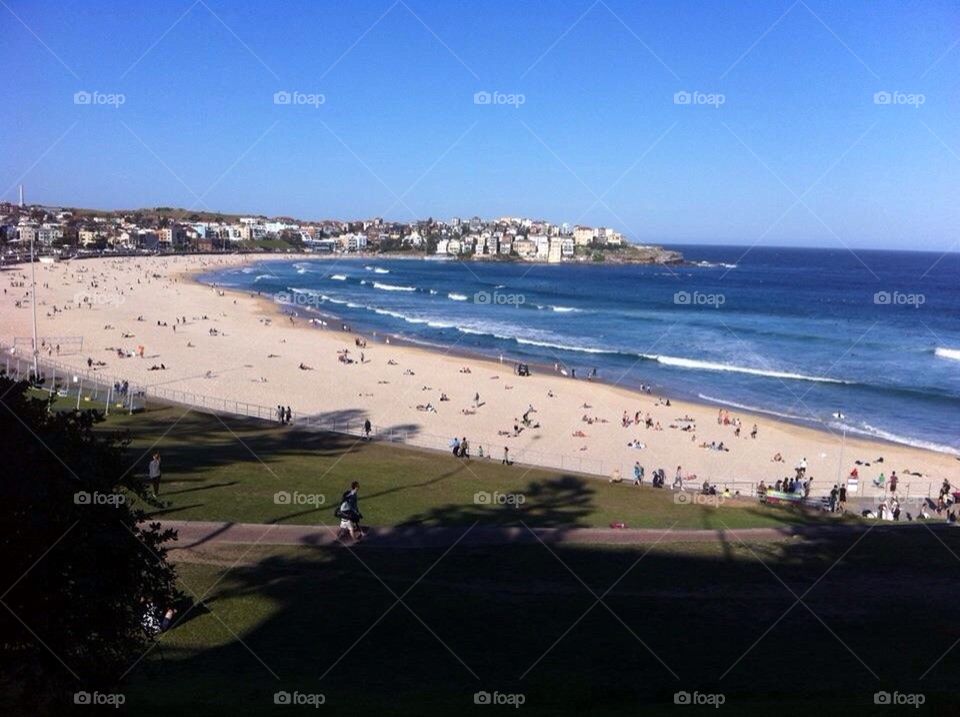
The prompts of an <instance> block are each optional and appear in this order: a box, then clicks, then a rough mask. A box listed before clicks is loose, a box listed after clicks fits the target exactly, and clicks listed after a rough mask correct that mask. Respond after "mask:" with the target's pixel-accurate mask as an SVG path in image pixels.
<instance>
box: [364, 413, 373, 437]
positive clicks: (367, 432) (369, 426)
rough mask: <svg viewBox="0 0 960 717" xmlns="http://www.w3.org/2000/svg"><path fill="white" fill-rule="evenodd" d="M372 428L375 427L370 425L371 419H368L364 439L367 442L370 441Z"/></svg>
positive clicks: (365, 423)
mask: <svg viewBox="0 0 960 717" xmlns="http://www.w3.org/2000/svg"><path fill="white" fill-rule="evenodd" d="M371 428H373V426H371V425H370V419H369V418H368V419H367V420H365V421H364V422H363V437H364V438H365V439H366V440H368V441H369V440H370V429H371Z"/></svg>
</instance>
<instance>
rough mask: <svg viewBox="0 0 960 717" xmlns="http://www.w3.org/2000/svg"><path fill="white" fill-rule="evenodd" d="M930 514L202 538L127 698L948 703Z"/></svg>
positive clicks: (948, 544)
mask: <svg viewBox="0 0 960 717" xmlns="http://www.w3.org/2000/svg"><path fill="white" fill-rule="evenodd" d="M937 535H938V536H940V537H939V538H938V537H937V536H934V535H932V534H931V533H930V532H929V531H928V530H927V528H925V527H922V526H914V527H911V528H910V529H908V530H907V531H900V532H899V533H898V534H891V533H881V532H879V531H878V532H873V533H868V534H867V535H866V536H865V537H863V539H862V540H860V541H859V542H857V543H856V544H855V545H854V541H855V540H856V538H854V537H853V536H847V537H846V538H835V539H830V540H829V541H817V542H806V541H797V540H789V541H783V542H780V543H766V544H762V545H752V546H749V547H747V546H743V545H740V544H729V543H717V544H698V545H671V546H658V547H655V548H653V549H652V550H650V551H649V552H646V549H645V548H639V547H638V548H633V549H631V548H618V549H613V548H607V547H604V548H600V547H572V546H559V547H556V548H554V549H552V550H547V548H545V547H543V546H536V545H535V546H529V545H528V546H516V545H515V546H508V547H501V548H497V549H490V548H485V549H477V548H466V547H457V548H455V549H453V550H452V551H451V552H450V553H449V554H446V555H444V554H443V552H442V551H434V550H397V549H392V550H390V549H376V548H373V547H372V546H360V547H358V548H357V549H356V551H351V550H348V549H346V548H325V549H321V548H316V549H311V548H284V549H274V548H264V547H262V546H261V547H253V548H251V547H250V546H216V547H209V548H208V549H206V550H204V551H201V552H199V553H192V554H190V555H185V554H183V553H181V554H180V556H181V558H180V559H182V560H188V562H181V563H180V564H179V571H180V574H181V577H182V583H183V584H184V586H185V587H184V589H185V590H187V591H188V592H195V593H196V594H198V595H201V596H202V595H204V594H206V597H205V598H204V599H205V605H201V606H200V607H198V608H197V609H195V610H193V611H192V612H190V613H188V614H186V617H185V619H184V621H183V622H182V623H181V624H179V625H177V626H176V627H174V629H173V630H171V631H170V632H168V633H166V634H165V635H164V636H163V638H162V639H161V641H160V643H159V647H158V648H155V649H154V650H153V651H151V652H150V654H149V655H148V656H147V657H146V658H145V659H144V660H143V661H142V662H140V663H139V664H138V666H137V668H136V669H135V670H134V671H133V672H131V673H130V675H128V676H127V678H126V679H125V681H124V682H123V683H122V684H121V686H120V689H121V691H123V692H124V694H125V695H126V696H127V701H128V702H127V706H128V708H129V710H130V713H131V714H137V715H169V714H178V713H182V712H184V711H186V712H187V713H189V714H195V715H208V714H280V715H282V714H291V713H301V711H291V710H290V708H289V707H275V706H274V705H273V699H274V698H273V695H274V693H275V692H277V691H281V690H282V691H287V692H290V693H293V692H294V691H298V692H300V693H304V694H316V693H321V694H323V695H324V696H325V699H326V704H325V705H324V707H322V708H321V709H324V710H333V711H334V712H335V713H336V714H359V715H368V714H379V715H383V714H390V715H451V714H465V713H469V714H481V715H486V714H492V712H491V710H494V711H495V712H496V713H504V712H505V710H506V709H508V708H506V707H501V708H491V707H487V706H483V707H477V706H475V705H474V703H473V702H474V697H473V696H474V693H476V692H477V691H480V690H484V691H487V692H490V693H493V692H494V691H497V692H499V693H501V694H522V695H523V698H524V700H525V704H524V705H523V707H522V710H521V711H520V712H519V714H536V715H541V714H542V715H560V714H581V715H625V714H688V713H689V714H705V713H706V714H716V712H715V711H714V710H712V709H711V710H710V711H709V712H706V708H700V709H697V708H690V707H683V708H679V707H677V706H675V705H674V704H673V701H674V694H675V693H676V692H678V691H686V692H689V693H694V692H699V693H700V694H721V695H723V698H724V700H725V705H724V709H723V710H722V711H721V712H720V714H736V715H754V714H755V715H769V714H776V715H778V717H779V716H786V715H805V716H808V715H810V714H811V713H817V714H839V713H841V712H842V713H843V714H845V715H861V714H863V715H867V714H888V712H887V711H884V709H882V708H877V707H876V706H875V705H874V693H875V692H877V691H880V690H886V691H888V692H891V693H892V692H894V691H898V692H900V693H922V694H923V695H924V699H925V700H926V702H927V704H926V708H927V710H921V711H914V710H910V711H909V712H908V713H910V714H914V713H916V714H921V713H923V714H929V713H931V712H930V711H928V710H929V708H931V707H934V706H935V707H936V708H937V710H939V711H936V712H935V713H937V714H956V713H957V712H955V711H951V710H956V709H957V708H958V706H960V703H958V700H957V697H956V692H955V689H954V683H955V677H956V675H957V671H958V669H960V650H956V651H954V652H951V653H947V654H946V656H943V655H944V653H945V652H946V651H947V650H948V648H950V646H951V645H952V644H954V643H955V641H957V640H958V639H960V625H958V623H957V620H956V591H955V578H956V575H957V568H958V565H957V558H956V555H954V554H951V551H952V552H953V553H955V554H960V531H953V530H942V529H941V530H940V531H939V532H938V534H937ZM941 540H943V541H944V542H943V543H941V542H940V541H941ZM761 560H762V561H763V562H762V563H761ZM838 561H839V562H838ZM581 580H582V583H581ZM781 581H782V582H781ZM610 588H612V589H611V590H610V592H609V593H608V594H606V596H605V597H604V599H603V603H602V604H597V603H596V597H594V594H595V595H596V596H597V597H599V596H602V595H604V593H605V591H607V590H608V589H610ZM808 590H809V592H807V591H808ZM207 591H209V593H207ZM591 591H593V593H594V594H591ZM791 591H792V592H791ZM800 596H802V597H803V603H801V604H798V603H797V597H800ZM397 597H403V603H402V604H395V603H396V598H397ZM942 656H943V657H942ZM941 657H942V659H941ZM938 660H939V661H938ZM678 709H679V710H680V711H679V712H678V711H677V710H678ZM899 709H900V710H901V711H904V710H906V709H907V708H902V707H901V708H899ZM313 713H314V714H316V712H313ZM509 713H511V714H512V713H513V712H512V711H511V712H509Z"/></svg>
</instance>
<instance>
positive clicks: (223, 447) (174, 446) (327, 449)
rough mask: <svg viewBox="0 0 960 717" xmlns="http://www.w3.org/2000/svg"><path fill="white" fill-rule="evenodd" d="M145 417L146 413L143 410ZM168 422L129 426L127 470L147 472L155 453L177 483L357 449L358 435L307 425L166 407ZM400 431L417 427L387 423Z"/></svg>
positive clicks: (347, 415)
mask: <svg viewBox="0 0 960 717" xmlns="http://www.w3.org/2000/svg"><path fill="white" fill-rule="evenodd" d="M147 415H148V416H149V415H150V414H147ZM365 415H366V414H365V412H364V411H360V410H347V411H337V412H332V413H329V414H322V416H318V417H314V418H316V420H321V419H322V420H323V421H325V422H336V423H339V424H341V425H343V424H345V423H347V422H349V423H350V424H351V425H356V424H357V423H359V422H362V420H363V418H364V417H365ZM164 418H165V419H166V420H156V421H153V422H150V421H142V422H139V423H135V424H132V426H131V428H132V429H133V433H134V436H135V438H136V443H135V444H134V445H131V447H130V449H129V459H130V461H131V470H132V471H135V472H136V473H137V474H140V475H144V476H145V475H146V472H147V466H148V463H149V461H150V458H151V455H152V453H153V452H154V451H158V452H160V454H161V458H162V461H163V470H164V472H165V473H168V474H175V475H176V476H177V478H176V480H177V481H181V480H182V481H189V480H195V479H194V478H191V477H190V475H191V474H193V473H199V472H203V471H206V470H208V469H210V468H217V467H221V466H230V465H236V464H237V463H244V462H251V461H252V462H256V463H258V464H260V465H262V466H263V467H264V469H265V470H267V471H270V470H272V469H271V467H270V466H271V464H272V463H278V462H281V461H282V460H284V459H285V458H289V457H292V456H302V457H325V456H326V457H329V456H337V457H340V456H343V455H345V454H348V453H353V452H355V451H356V450H358V447H359V443H360V441H361V439H360V438H358V437H357V436H352V435H347V434H341V433H328V432H324V431H321V430H317V429H314V428H312V427H310V426H309V425H306V426H298V425H292V426H279V425H277V424H275V423H271V422H266V421H263V420H258V419H252V418H240V417H231V416H218V415H214V414H207V413H201V412H199V411H194V410H186V411H185V412H184V413H179V412H178V411H176V410H173V409H170V410H169V412H168V413H167V415H166V416H164ZM387 430H392V431H395V432H398V433H403V434H404V435H407V436H415V435H417V433H418V432H419V427H418V426H416V425H412V424H402V425H397V426H393V427H390V428H389V429H387Z"/></svg>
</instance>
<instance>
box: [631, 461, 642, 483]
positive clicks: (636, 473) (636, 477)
mask: <svg viewBox="0 0 960 717" xmlns="http://www.w3.org/2000/svg"><path fill="white" fill-rule="evenodd" d="M633 484H634V485H643V466H642V465H640V461H637V462H636V463H634V464H633Z"/></svg>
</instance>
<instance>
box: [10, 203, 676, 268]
mask: <svg viewBox="0 0 960 717" xmlns="http://www.w3.org/2000/svg"><path fill="white" fill-rule="evenodd" d="M0 243H2V246H3V253H4V256H5V261H9V260H10V258H12V257H16V256H22V255H23V254H25V253H28V252H29V251H30V246H31V243H33V244H34V246H35V248H36V251H38V252H39V253H40V254H47V255H70V256H75V255H83V254H85V253H116V252H123V253H130V252H144V253H146V252H149V253H189V252H221V251H223V252H236V251H244V252H255V251H271V252H277V251H280V252H283V251H291V252H292V251H298V252H311V253H317V254H398V255H403V254H410V255H418V256H432V257H441V258H459V259H477V260H488V261H511V260H514V261H530V262H546V263H560V262H621V263H648V264H653V263H657V264H673V263H679V262H680V261H682V259H683V257H682V255H681V254H680V253H679V252H676V251H671V250H667V249H663V248H662V247H659V246H655V245H640V244H635V243H632V242H629V241H627V239H626V238H625V237H624V236H623V234H621V233H620V232H617V231H615V230H613V229H610V228H608V227H602V226H601V227H592V226H583V225H580V224H576V225H570V224H567V223H562V224H555V223H552V222H549V221H544V220H535V219H527V218H524V217H499V218H497V219H491V220H485V219H481V218H480V217H476V216H475V217H471V218H469V219H461V218H460V217H454V218H452V219H450V220H448V221H442V220H439V219H432V218H429V219H426V220H423V221H417V222H410V223H405V222H395V221H388V220H385V219H382V218H380V217H376V218H373V219H366V220H355V221H338V220H324V221H301V220H297V219H293V218H289V217H275V218H268V217H264V216H240V215H226V214H213V213H209V212H188V211H185V210H180V209H173V208H166V207H158V208H155V209H140V210H132V211H98V210H85V209H74V208H66V207H49V206H42V205H24V204H22V203H20V204H13V203H2V204H0Z"/></svg>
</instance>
